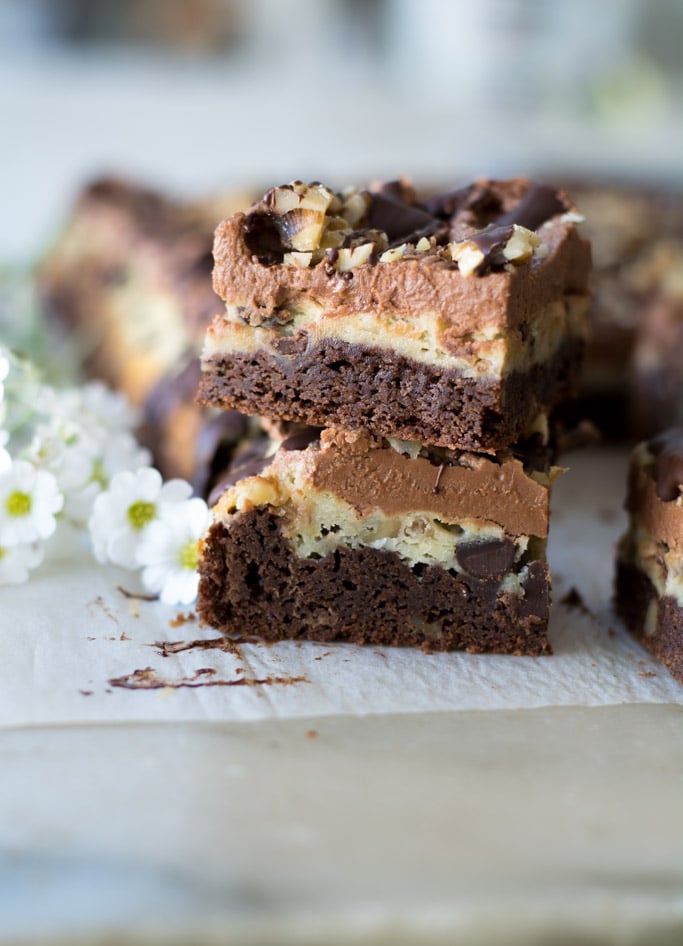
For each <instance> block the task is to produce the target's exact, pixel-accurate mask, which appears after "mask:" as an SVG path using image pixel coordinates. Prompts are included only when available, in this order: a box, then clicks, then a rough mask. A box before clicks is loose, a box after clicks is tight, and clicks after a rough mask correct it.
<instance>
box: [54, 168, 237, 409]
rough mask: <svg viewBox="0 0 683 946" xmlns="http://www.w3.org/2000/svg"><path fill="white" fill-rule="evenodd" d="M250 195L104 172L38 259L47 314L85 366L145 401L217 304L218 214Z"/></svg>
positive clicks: (192, 348) (194, 348) (191, 345)
mask: <svg viewBox="0 0 683 946" xmlns="http://www.w3.org/2000/svg"><path fill="white" fill-rule="evenodd" d="M242 203H247V200H246V198H240V196H239V195H238V196H235V197H233V198H226V199H216V200H214V201H207V202H206V203H181V202H179V201H174V200H171V199H169V198H167V197H165V196H163V195H161V194H159V193H157V192H156V191H153V190H150V189H148V188H146V187H140V186H138V185H136V184H132V183H129V182H126V181H122V180H117V179H113V178H103V179H101V180H98V181H96V182H94V183H93V184H91V185H90V186H88V187H87V188H86V189H85V190H84V191H83V193H82V194H81V195H80V196H79V198H78V200H77V202H76V206H75V208H74V211H73V213H72V216H71V219H70V220H69V221H68V223H67V225H66V227H65V228H64V230H63V231H62V232H61V233H60V234H59V236H58V238H57V240H56V241H55V243H54V245H53V246H52V248H51V249H50V251H49V253H48V254H47V256H46V258H45V259H44V260H43V261H42V263H41V265H40V267H39V270H38V274H37V285H38V291H39V294H40V297H41V299H42V302H43V305H44V307H45V309H46V311H47V313H48V314H49V315H51V316H52V317H53V318H54V319H55V320H56V321H57V322H58V323H60V324H61V325H63V326H65V327H66V329H67V330H68V331H69V332H70V333H73V334H74V336H75V339H76V341H77V342H78V344H79V346H80V349H81V350H82V352H83V361H84V364H85V368H86V371H87V373H88V374H90V375H92V376H94V377H98V378H102V379H103V380H105V381H107V382H108V383H109V384H111V385H113V386H114V387H117V388H120V389H121V390H123V391H125V392H126V394H127V395H128V397H129V398H130V399H131V400H132V401H133V402H134V403H135V404H142V402H143V401H144V400H145V398H146V397H147V395H148V394H149V392H150V390H151V388H152V387H153V386H154V384H155V383H156V382H157V380H158V379H159V378H160V377H161V376H162V375H163V374H164V373H165V372H166V371H169V370H175V369H176V368H177V366H178V363H179V361H180V360H181V359H182V358H183V357H185V356H186V355H187V354H188V353H190V352H191V353H194V354H196V353H197V352H198V351H199V348H200V347H201V340H202V338H203V335H204V332H205V330H206V327H207V325H208V324H209V322H210V320H211V318H212V317H213V316H214V315H215V313H216V312H217V311H218V309H219V308H220V305H221V303H220V300H219V299H218V297H217V296H216V294H215V293H214V291H213V288H212V284H211V270H212V267H213V258H212V255H211V246H212V242H213V232H214V228H215V226H216V224H217V222H218V221H219V220H220V219H221V218H222V217H223V216H224V215H225V213H226V212H232V211H234V210H235V209H236V208H237V207H238V206H240V205H242Z"/></svg>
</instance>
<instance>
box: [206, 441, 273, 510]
mask: <svg viewBox="0 0 683 946" xmlns="http://www.w3.org/2000/svg"><path fill="white" fill-rule="evenodd" d="M268 443H269V441H268V438H267V437H264V438H263V439H262V440H258V441H256V442H255V443H254V445H253V446H252V447H250V448H249V449H248V450H246V451H245V452H244V453H243V454H242V455H241V456H240V457H237V458H236V460H235V462H234V464H233V465H232V466H231V467H230V468H229V469H228V472H227V473H226V474H225V476H223V477H221V479H220V480H218V482H217V483H216V485H215V486H214V488H213V489H212V490H211V492H210V493H209V498H208V500H207V502H208V504H209V506H214V505H215V504H216V503H217V502H218V500H219V499H220V498H221V496H222V495H223V493H224V492H225V491H226V489H230V487H231V486H234V485H235V484H236V483H239V481H240V480H245V479H246V478H247V477H248V476H258V475H259V473H262V472H263V470H265V468H266V467H267V466H269V464H270V463H271V461H272V457H267V456H265V451H266V449H267V447H268Z"/></svg>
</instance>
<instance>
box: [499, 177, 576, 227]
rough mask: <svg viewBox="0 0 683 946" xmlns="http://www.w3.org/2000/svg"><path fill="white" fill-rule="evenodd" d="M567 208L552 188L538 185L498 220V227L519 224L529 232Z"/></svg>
mask: <svg viewBox="0 0 683 946" xmlns="http://www.w3.org/2000/svg"><path fill="white" fill-rule="evenodd" d="M566 209H567V207H566V205H565V204H564V202H563V201H562V200H561V199H560V197H559V195H558V193H557V191H556V190H554V189H553V188H552V187H544V186H542V185H540V184H536V185H534V186H533V187H530V188H529V190H528V191H527V192H526V194H525V195H524V197H522V199H521V200H520V202H519V203H518V204H517V206H516V207H514V208H513V209H512V210H509V211H508V212H507V213H504V214H501V215H500V216H499V217H497V218H496V220H495V223H496V224H498V226H505V225H512V224H514V223H516V224H518V225H519V226H520V227H526V228H527V230H536V228H537V227H540V225H541V224H542V223H545V221H546V220H550V218H551V217H554V216H555V214H561V213H564V212H565V211H566Z"/></svg>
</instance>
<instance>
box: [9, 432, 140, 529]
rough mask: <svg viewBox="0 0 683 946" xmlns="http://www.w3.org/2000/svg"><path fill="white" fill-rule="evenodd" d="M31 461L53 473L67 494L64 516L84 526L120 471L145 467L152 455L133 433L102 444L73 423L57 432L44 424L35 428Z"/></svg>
mask: <svg viewBox="0 0 683 946" xmlns="http://www.w3.org/2000/svg"><path fill="white" fill-rule="evenodd" d="M27 455H28V458H29V459H30V460H31V461H32V462H33V463H35V464H36V465H37V466H40V467H42V468H44V469H47V470H49V472H50V473H52V474H53V475H54V476H55V478H56V480H57V483H58V485H59V488H60V490H61V492H62V493H63V494H64V516H65V518H67V519H69V520H70V521H71V522H74V523H78V524H82V525H85V524H86V523H87V521H88V519H89V518H90V516H91V515H92V511H93V503H94V502H95V498H96V497H97V496H98V494H99V493H101V492H102V490H104V489H106V488H107V487H108V486H109V483H110V480H111V478H112V476H114V475H115V474H116V473H119V472H120V471H121V470H135V469H137V468H138V467H141V466H146V465H147V464H148V463H149V461H150V453H149V451H148V450H146V449H144V448H143V447H140V446H138V444H137V441H136V440H135V438H134V437H133V435H132V434H129V433H126V432H119V433H113V434H111V435H110V436H109V437H106V438H105V437H103V438H102V441H101V442H99V441H98V440H97V439H96V438H95V437H93V436H91V435H90V434H89V433H87V432H86V431H85V430H84V429H83V428H82V427H80V426H79V425H78V424H76V423H74V422H71V421H69V422H66V423H63V424H60V425H59V427H58V429H56V430H55V429H53V428H52V427H50V426H48V425H41V426H39V427H38V428H37V429H36V432H35V435H34V438H33V442H32V443H31V446H30V448H29V450H28V454H27Z"/></svg>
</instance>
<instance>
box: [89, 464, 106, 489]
mask: <svg viewBox="0 0 683 946" xmlns="http://www.w3.org/2000/svg"><path fill="white" fill-rule="evenodd" d="M90 482H91V483H97V485H98V486H101V487H102V489H106V488H107V486H108V485H109V481H108V480H107V474H106V473H105V472H104V466H103V464H102V461H101V460H95V462H94V463H93V465H92V473H91V475H90Z"/></svg>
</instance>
